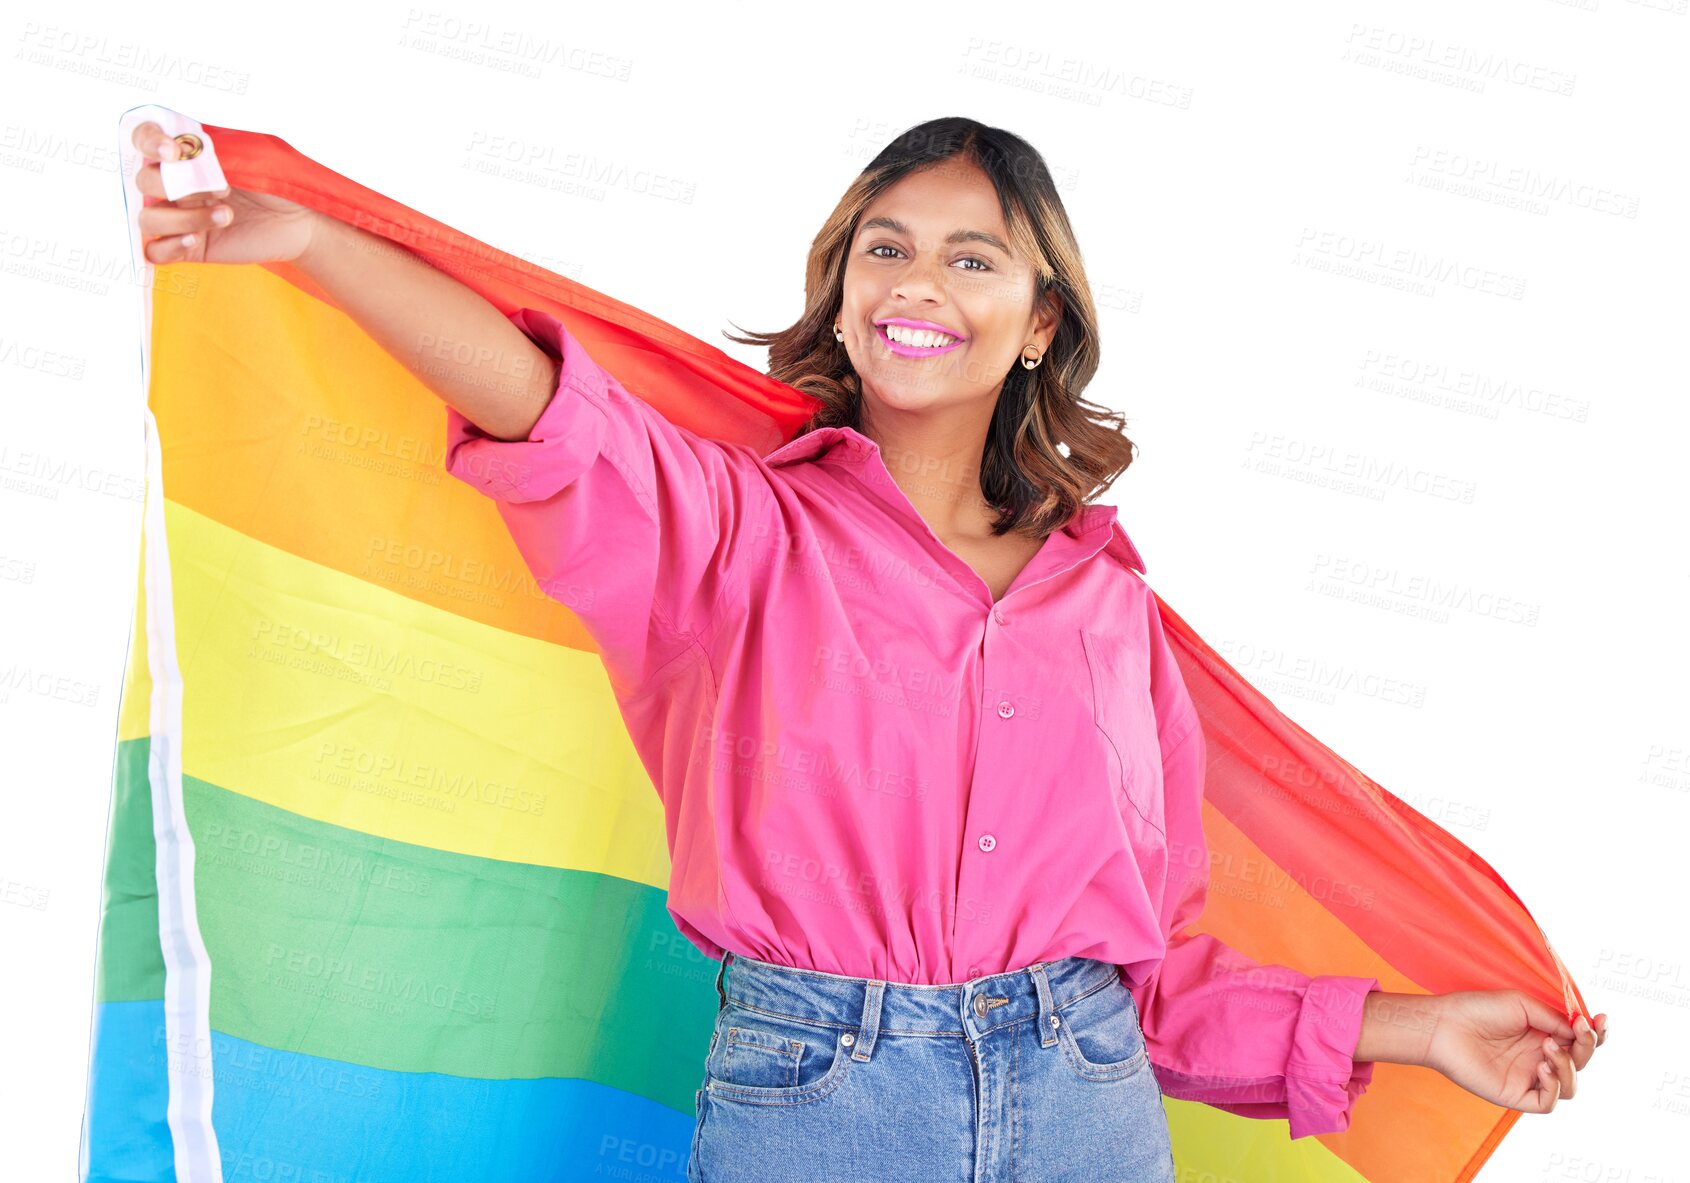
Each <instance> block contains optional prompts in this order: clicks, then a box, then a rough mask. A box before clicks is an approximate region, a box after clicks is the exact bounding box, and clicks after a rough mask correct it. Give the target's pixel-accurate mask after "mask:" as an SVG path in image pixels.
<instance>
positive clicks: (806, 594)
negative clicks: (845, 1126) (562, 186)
mask: <svg viewBox="0 0 1690 1183" xmlns="http://www.w3.org/2000/svg"><path fill="white" fill-rule="evenodd" d="M511 319H512V320H513V321H514V322H515V323H516V324H517V326H518V327H520V328H522V329H523V331H524V332H526V333H527V334H528V335H529V336H530V337H531V338H532V339H534V340H535V341H536V342H538V343H539V344H540V345H541V346H542V347H543V348H545V349H546V350H547V351H548V352H549V353H550V354H551V356H552V357H554V358H557V359H559V360H560V361H561V363H562V364H561V373H560V376H559V382H558V388H557V390H556V392H555V393H554V395H553V397H552V399H551V401H550V403H549V404H548V405H547V407H546V410H545V412H544V413H543V414H542V415H541V416H540V419H539V421H538V422H537V423H536V424H535V425H534V428H533V430H532V431H531V432H530V433H529V436H528V438H527V439H526V440H518V441H509V442H507V441H500V440H496V439H493V438H491V437H490V436H488V435H487V434H486V433H485V432H483V431H481V430H480V429H478V428H477V427H476V426H475V425H474V424H472V423H471V422H469V420H467V419H466V418H465V417H464V416H462V415H461V414H459V413H458V412H457V411H455V410H453V409H452V408H450V407H448V408H447V425H448V427H447V430H448V440H447V443H448V447H447V461H446V467H447V471H449V472H450V473H451V474H452V475H453V476H455V477H457V478H459V479H461V480H463V481H465V482H466V483H468V484H471V485H473V486H475V487H476V488H477V489H480V490H481V491H482V492H484V493H486V494H487V495H488V496H490V497H493V498H495V499H496V501H497V504H498V508H499V512H500V514H501V515H502V516H503V518H504V520H505V523H506V525H507V527H508V528H509V530H510V533H511V536H512V538H513V539H514V540H515V543H516V545H517V547H518V548H519V549H520V551H521V552H522V555H523V557H524V559H525V560H526V561H527V563H528V565H529V567H530V569H531V570H532V572H533V574H534V576H535V578H536V579H537V580H538V581H539V583H540V586H541V587H542V588H544V589H545V590H546V592H547V594H549V595H551V596H552V597H553V598H555V599H557V600H559V601H560V602H562V603H564V604H566V605H567V606H568V607H569V608H570V609H571V610H572V611H574V612H575V613H577V615H579V617H580V618H581V620H582V621H583V623H584V624H585V626H586V627H587V629H588V631H589V632H590V633H591V635H592V636H593V637H594V639H595V640H596V642H597V643H598V646H599V648H600V652H601V656H602V660H603V662H604V665H605V668H606V671H607V673H608V676H609V678H610V682H611V685H612V688H613V689H614V691H615V694H616V697H617V701H618V703H619V704H620V707H621V710H622V713H623V717H624V719H625V720H626V722H627V726H628V730H629V735H630V736H631V738H632V740H633V742H634V744H635V745H636V747H637V749H638V751H639V754H640V757H641V759H642V760H643V762H644V764H645V766H646V768H647V770H648V772H649V773H650V776H651V779H652V782H653V783H654V784H655V786H656V787H657V791H658V793H659V794H660V795H661V797H662V799H663V803H664V808H665V815H666V825H667V831H668V841H669V851H670V857H671V863H672V874H671V880H670V886H669V911H670V913H671V915H673V917H674V919H675V923H676V925H677V926H678V927H679V929H680V930H681V932H683V933H684V934H685V935H686V936H687V937H688V938H689V939H690V940H691V941H692V942H693V943H694V944H695V945H697V946H698V948H699V949H701V950H702V951H703V952H704V953H705V954H707V955H708V956H710V957H712V958H719V957H721V956H722V954H723V952H724V951H725V950H729V949H731V950H733V951H734V952H736V953H741V954H745V955H747V956H750V957H756V958H760V959H762V960H764V961H771V962H775V963H777V964H780V965H788V966H797V967H800V968H805V969H817V970H823V971H826V972H828V973H835V974H848V975H851V976H854V977H864V978H876V979H881V980H884V981H889V982H904V983H922V984H934V983H951V982H961V981H966V980H968V979H970V978H976V977H980V976H982V975H984V974H993V973H1000V972H1003V971H1008V970H1017V969H1023V968H1025V967H1027V966H1029V965H1031V964H1033V963H1035V962H1048V961H1055V960H1058V959H1060V958H1062V957H1066V956H1069V955H1072V954H1079V955H1083V956H1086V957H1094V958H1097V959H1099V960H1102V961H1107V962H1111V963H1113V964H1116V965H1119V966H1121V967H1122V975H1123V980H1124V981H1125V982H1126V983H1127V985H1128V986H1129V987H1130V988H1131V989H1132V990H1133V993H1134V996H1135V998H1136V999H1137V1001H1138V1004H1139V1010H1140V1018H1141V1022H1142V1025H1143V1028H1144V1033H1145V1036H1146V1040H1147V1042H1148V1045H1149V1049H1150V1054H1151V1060H1152V1063H1153V1064H1154V1066H1155V1068H1156V1071H1157V1077H1158V1080H1159V1081H1160V1082H1161V1084H1162V1087H1163V1089H1164V1091H1165V1092H1167V1093H1168V1095H1170V1096H1176V1097H1183V1098H1187V1099H1191V1100H1199V1101H1205V1102H1208V1103H1209V1104H1211V1105H1216V1106H1218V1107H1220V1108H1223V1109H1227V1110H1229V1111H1232V1112H1236V1113H1240V1114H1244V1115H1246V1116H1252V1117H1263V1118H1268V1117H1287V1118H1289V1120H1290V1133H1291V1136H1292V1137H1302V1136H1305V1135H1308V1134H1315V1133H1324V1132H1328V1131H1334V1130H1342V1129H1344V1128H1346V1127H1347V1126H1348V1124H1349V1113H1350V1108H1351V1105H1352V1104H1353V1101H1354V1098H1355V1097H1356V1096H1358V1095H1359V1094H1360V1093H1361V1091H1362V1090H1363V1089H1364V1088H1365V1087H1366V1086H1367V1085H1368V1084H1369V1083H1370V1081H1371V1078H1372V1070H1373V1065H1372V1064H1371V1063H1354V1062H1352V1059H1351V1054H1350V1053H1351V1052H1352V1051H1353V1049H1354V1047H1355V1043H1356V1039H1357V1036H1358V1034H1359V1031H1360V1023H1361V1006H1362V1000H1363V998H1364V996H1365V994H1366V992H1367V991H1368V990H1369V989H1376V988H1378V986H1379V983H1378V981H1377V980H1376V979H1373V978H1353V977H1338V976H1329V977H1316V978H1312V979H1311V978H1309V977H1307V976H1304V975H1303V974H1300V973H1297V972H1295V971H1293V970H1290V969H1287V968H1283V967H1271V966H1270V967H1263V966H1259V965H1257V964H1256V963H1254V962H1251V961H1248V960H1245V959H1244V958H1242V957H1240V956H1239V955H1238V954H1236V953H1235V952H1233V951H1232V950H1230V949H1228V948H1227V947H1226V946H1224V945H1222V944H1220V943H1219V942H1217V941H1215V940H1214V939H1213V938H1211V937H1208V936H1204V935H1197V936H1179V935H1176V934H1178V933H1179V932H1180V930H1181V929H1183V928H1184V927H1185V926H1186V925H1188V924H1189V923H1191V922H1192V921H1193V920H1194V919H1196V917H1197V916H1198V914H1199V913H1200V912H1201V911H1202V907H1203V899H1204V892H1205V888H1206V885H1207V881H1208V857H1207V846H1206V845H1205V843H1204V838H1203V831H1202V822H1201V813H1200V804H1201V801H1202V786H1203V775H1204V760H1205V743H1204V734H1203V731H1202V729H1201V728H1200V727H1199V725H1198V718H1197V714H1196V711H1195V708H1194V707H1193V705H1192V701H1191V698H1190V696H1189V694H1188V693H1187V691H1186V688H1185V684H1184V682H1183V680H1182V679H1181V677H1180V674H1179V671H1178V668H1177V667H1176V665H1175V662H1174V657H1173V654H1172V651H1171V649H1170V648H1169V646H1168V643H1167V641H1166V640H1165V638H1164V637H1163V634H1162V630H1161V623H1160V616H1159V615H1158V612H1157V610H1156V605H1155V603H1154V601H1153V600H1152V598H1151V592H1150V588H1149V586H1148V585H1147V584H1145V582H1144V581H1143V580H1142V579H1141V578H1140V577H1139V575H1138V574H1137V572H1142V571H1143V570H1144V563H1143V561H1142V560H1141V559H1140V558H1139V555H1138V552H1137V550H1136V549H1135V548H1134V547H1133V544H1132V542H1131V540H1130V539H1128V537H1127V535H1126V533H1125V531H1124V530H1123V529H1122V528H1121V526H1120V523H1119V522H1118V521H1117V520H1116V510H1115V507H1114V506H1111V505H1092V506H1088V507H1086V508H1085V509H1083V510H1082V511H1081V512H1080V513H1079V514H1078V515H1077V516H1076V518H1075V519H1074V520H1073V521H1071V522H1070V523H1069V525H1068V526H1067V527H1065V528H1064V529H1061V530H1058V531H1056V532H1055V533H1053V534H1051V535H1050V536H1049V537H1048V538H1047V539H1046V541H1045V543H1044V545H1043V547H1042V548H1041V549H1040V550H1039V552H1038V553H1037V554H1036V555H1035V556H1034V558H1033V559H1032V561H1031V562H1030V563H1028V565H1027V566H1026V568H1025V569H1024V570H1023V571H1022V572H1021V573H1020V575H1019V576H1018V577H1017V578H1016V579H1015V582H1014V583H1013V584H1012V585H1011V586H1010V587H1009V590H1008V591H1007V592H1006V593H1005V594H1004V596H1003V598H1002V599H1001V600H998V601H997V602H996V603H995V604H994V603H993V601H992V594H991V591H990V589H989V588H988V587H987V585H986V583H985V581H984V580H983V579H981V577H980V576H979V575H978V574H977V573H976V572H975V571H974V570H973V569H972V568H970V567H969V566H968V565H967V564H966V563H964V562H963V561H962V560H961V559H959V558H958V557H957V556H956V555H955V554H954V553H952V552H951V551H950V550H949V549H948V548H947V547H946V546H945V545H944V544H943V543H942V542H941V541H940V540H939V538H938V536H937V535H936V534H934V532H933V530H932V529H931V528H930V527H929V526H928V525H927V523H926V522H925V521H924V520H923V518H922V517H921V515H920V514H919V513H918V512H917V511H916V510H915V508H914V507H913V506H912V505H911V504H910V501H909V499H908V498H907V497H906V496H905V494H904V493H903V491H902V489H901V488H900V487H899V486H898V485H897V483H895V482H894V481H893V479H892V477H891V475H890V474H889V473H888V471H887V469H886V466H885V464H884V463H883V461H882V459H881V455H880V450H879V447H878V445H876V444H875V443H874V441H872V440H870V439H869V438H868V437H866V436H864V435H862V434H860V433H859V432H857V431H854V430H852V429H851V428H822V429H818V430H814V431H811V432H809V433H808V434H805V435H801V436H798V437H797V438H795V439H793V440H792V441H791V442H789V443H787V444H786V445H785V446H783V447H780V448H777V449H776V450H775V451H774V452H772V453H770V454H769V455H767V456H762V457H759V456H758V455H757V454H756V453H755V452H754V451H753V450H751V449H750V448H748V447H745V446H743V445H738V444H729V443H722V442H717V441H712V440H710V439H707V438H704V437H701V436H699V435H696V434H694V433H692V432H689V431H687V430H685V429H683V428H680V427H678V426H676V425H674V424H672V423H670V422H669V421H668V420H667V419H665V418H664V417H663V416H662V415H661V414H660V413H659V412H657V411H656V410H655V409H653V408H652V407H650V406H649V405H647V404H646V403H645V402H643V401H641V400H640V399H639V398H637V397H635V396H633V395H631V394H630V393H628V392H627V391H626V390H624V389H623V387H622V386H621V384H620V383H619V382H618V381H617V380H616V378H615V377H613V376H612V375H610V374H609V373H608V372H606V371H605V370H604V369H602V368H601V367H599V366H598V365H597V364H596V363H594V361H593V360H592V359H591V358H590V357H589V356H588V355H587V354H586V352H585V351H584V350H583V349H582V348H581V345H580V343H579V342H577V341H576V340H575V338H574V337H573V336H572V335H570V334H569V332H568V331H567V330H566V329H564V328H563V326H562V325H561V324H560V323H559V322H558V321H557V320H556V319H555V318H553V317H551V316H549V315H547V314H545V313H541V312H538V311H535V310H533V309H524V310H522V311H519V312H517V313H515V314H514V315H513V316H512V317H511Z"/></svg>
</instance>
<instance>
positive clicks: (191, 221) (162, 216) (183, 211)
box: [135, 201, 229, 234]
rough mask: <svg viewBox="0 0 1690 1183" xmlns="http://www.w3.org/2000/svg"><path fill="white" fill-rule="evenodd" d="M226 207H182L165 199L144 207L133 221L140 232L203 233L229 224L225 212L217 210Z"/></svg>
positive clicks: (223, 209) (222, 209)
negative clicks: (221, 212) (139, 228)
mask: <svg viewBox="0 0 1690 1183" xmlns="http://www.w3.org/2000/svg"><path fill="white" fill-rule="evenodd" d="M228 208H229V207H228V206H225V205H196V206H187V207H184V206H180V205H177V204H176V203H174V202H169V201H167V202H162V203H160V204H158V205H149V206H146V207H144V208H143V209H142V210H141V212H140V213H139V214H137V215H136V218H135V221H136V223H137V224H138V225H139V226H140V227H141V233H142V234H190V233H199V234H204V233H205V232H206V231H207V230H210V229H212V228H213V227H216V226H227V225H228V224H229V217H228V216H227V214H226V213H224V214H222V215H220V212H219V211H227V210H228Z"/></svg>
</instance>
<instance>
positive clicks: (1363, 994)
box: [1285, 975, 1380, 1138]
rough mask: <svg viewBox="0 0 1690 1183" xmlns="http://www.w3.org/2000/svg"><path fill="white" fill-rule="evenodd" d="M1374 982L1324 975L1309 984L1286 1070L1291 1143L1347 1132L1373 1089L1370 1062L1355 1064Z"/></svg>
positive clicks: (1377, 980)
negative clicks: (1360, 1102)
mask: <svg viewBox="0 0 1690 1183" xmlns="http://www.w3.org/2000/svg"><path fill="white" fill-rule="evenodd" d="M1379 988H1380V986H1379V979H1378V978H1355V977H1341V976H1334V975H1324V976H1321V977H1316V978H1312V979H1310V981H1309V986H1308V990H1307V992H1306V993H1305V994H1304V995H1303V1007H1302V1011H1301V1013H1300V1014H1299V1016H1298V1019H1297V1027H1296V1030H1295V1031H1294V1032H1293V1033H1292V1036H1291V1054H1290V1057H1289V1058H1288V1060H1287V1061H1286V1065H1285V1089H1286V1108H1287V1110H1288V1113H1289V1119H1288V1120H1289V1122H1290V1134H1291V1137H1292V1138H1306V1137H1309V1136H1310V1135H1311V1134H1337V1133H1342V1132H1343V1131H1344V1130H1347V1129H1349V1128H1350V1111H1351V1109H1352V1108H1353V1107H1354V1105H1355V1101H1356V1098H1357V1097H1359V1096H1361V1094H1362V1093H1363V1092H1365V1091H1366V1090H1367V1086H1368V1085H1370V1084H1372V1083H1373V1062H1372V1061H1371V1060H1364V1061H1361V1062H1359V1063H1358V1062H1356V1061H1355V1060H1354V1058H1353V1056H1354V1054H1355V1047H1356V1042H1357V1040H1359V1039H1360V1038H1361V1021H1362V1016H1363V1004H1364V1003H1365V1002H1366V1001H1367V995H1368V993H1369V992H1370V991H1373V990H1377V989H1379Z"/></svg>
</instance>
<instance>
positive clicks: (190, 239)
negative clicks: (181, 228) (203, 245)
mask: <svg viewBox="0 0 1690 1183" xmlns="http://www.w3.org/2000/svg"><path fill="white" fill-rule="evenodd" d="M198 241H199V239H198V238H197V237H196V236H195V235H192V234H184V235H183V236H182V245H183V246H193V245H194V243H196V242H198Z"/></svg>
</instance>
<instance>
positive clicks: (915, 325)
mask: <svg viewBox="0 0 1690 1183" xmlns="http://www.w3.org/2000/svg"><path fill="white" fill-rule="evenodd" d="M887 325H902V326H903V327H904V328H906V329H916V330H926V331H930V332H935V333H943V334H945V335H946V336H947V337H953V338H955V339H954V340H953V341H951V343H950V344H948V345H906V344H904V343H903V342H902V341H894V340H892V338H891V337H888V336H887V335H886V326H887ZM874 331H875V335H876V336H878V337H879V338H880V339H881V341H883V342H884V343H885V345H886V348H888V349H890V350H891V351H892V352H893V353H895V354H897V355H898V356H899V357H935V356H937V355H938V354H941V353H949V352H950V351H951V350H953V349H955V348H956V347H957V346H959V345H961V344H962V343H963V342H964V341H966V340H967V338H966V337H963V336H960V335H959V334H957V333H953V332H951V330H950V329H947V328H946V327H945V326H944V325H937V324H934V323H933V322H932V321H930V320H910V319H909V318H908V317H903V316H889V317H887V318H886V319H885V320H882V321H878V322H876V324H875V326H874Z"/></svg>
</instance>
